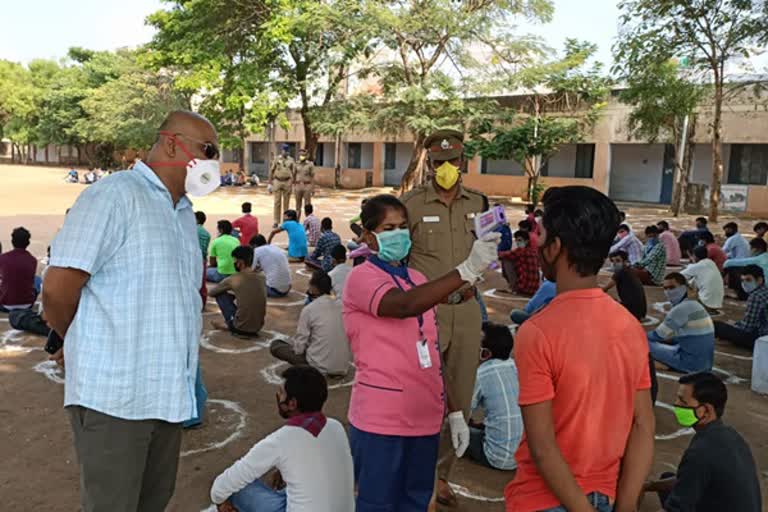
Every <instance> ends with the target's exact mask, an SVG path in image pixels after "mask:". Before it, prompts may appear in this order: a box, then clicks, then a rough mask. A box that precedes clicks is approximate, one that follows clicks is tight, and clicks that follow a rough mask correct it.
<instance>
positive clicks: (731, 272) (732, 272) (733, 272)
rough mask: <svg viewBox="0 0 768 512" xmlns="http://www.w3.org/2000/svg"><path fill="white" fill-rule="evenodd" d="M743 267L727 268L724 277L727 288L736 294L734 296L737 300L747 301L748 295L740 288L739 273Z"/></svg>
mask: <svg viewBox="0 0 768 512" xmlns="http://www.w3.org/2000/svg"><path fill="white" fill-rule="evenodd" d="M742 270H744V267H729V268H727V269H725V275H726V278H727V279H728V288H730V289H731V290H734V291H735V292H736V296H737V297H738V298H739V300H747V299H748V298H749V294H748V293H747V292H745V291H744V288H742V287H741V272H742Z"/></svg>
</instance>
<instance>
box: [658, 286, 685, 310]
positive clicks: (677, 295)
mask: <svg viewBox="0 0 768 512" xmlns="http://www.w3.org/2000/svg"><path fill="white" fill-rule="evenodd" d="M664 296H665V297H666V298H667V300H668V301H669V302H671V303H672V305H673V306H674V305H675V304H677V303H678V302H680V301H682V300H683V299H684V298H685V297H687V296H688V287H687V286H678V287H677V288H672V289H669V290H664Z"/></svg>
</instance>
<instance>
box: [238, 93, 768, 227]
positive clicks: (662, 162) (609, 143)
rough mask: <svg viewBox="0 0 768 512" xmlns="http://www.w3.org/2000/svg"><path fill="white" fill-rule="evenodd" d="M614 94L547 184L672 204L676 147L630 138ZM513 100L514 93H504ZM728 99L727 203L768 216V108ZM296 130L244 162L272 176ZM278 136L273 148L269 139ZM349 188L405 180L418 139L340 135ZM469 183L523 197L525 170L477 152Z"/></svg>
mask: <svg viewBox="0 0 768 512" xmlns="http://www.w3.org/2000/svg"><path fill="white" fill-rule="evenodd" d="M617 96H618V94H617V93H614V94H612V98H611V100H610V101H609V103H608V106H607V107H606V108H605V110H604V111H603V113H602V115H601V117H600V120H599V121H598V123H597V125H596V126H595V128H594V130H593V132H592V133H591V134H590V135H588V136H587V137H586V138H585V141H584V143H582V144H572V145H566V146H563V147H562V148H561V150H560V151H559V152H558V153H557V154H556V155H554V156H553V157H552V158H551V159H550V160H549V162H548V164H547V165H546V167H545V169H544V170H543V172H542V178H541V181H543V183H544V184H545V186H559V185H589V186H591V187H594V188H596V189H598V190H600V191H602V192H604V193H606V194H608V195H609V196H610V197H611V198H613V199H615V200H619V201H630V202H641V203H651V204H668V203H669V202H670V201H671V198H672V184H673V177H674V172H673V171H674V161H673V158H672V156H673V147H672V146H671V145H669V144H663V143H655V144H649V143H647V142H646V141H641V140H636V139H633V138H632V137H631V136H630V133H629V130H628V127H627V119H628V115H629V113H630V111H631V110H630V107H628V106H627V105H624V104H622V103H621V102H619V101H618V99H617ZM501 101H503V102H512V101H514V98H509V97H507V98H506V99H505V98H501ZM742 102H743V104H729V105H727V107H726V108H724V113H723V152H722V153H723V162H724V176H723V188H722V191H723V201H722V203H721V204H723V205H724V207H725V208H726V209H729V210H734V211H741V212H746V213H748V214H750V215H755V216H765V215H768V112H765V111H763V110H762V109H759V110H758V109H756V107H755V104H754V102H752V103H750V102H749V101H742ZM708 112H709V109H702V112H701V113H700V114H699V116H698V122H697V127H696V139H695V142H696V144H695V147H694V148H693V151H694V153H693V155H694V156H693V168H692V170H691V178H690V182H691V183H692V185H691V186H690V187H689V194H688V196H689V204H690V205H691V206H692V207H693V208H694V209H696V208H700V209H706V207H707V203H708V197H709V194H708V187H709V184H710V181H711V175H712V148H711V143H710V141H709V139H708V137H709V133H710V132H711V129H710V127H709V125H710V123H711V117H710V115H709V113H708ZM289 119H290V124H291V128H290V129H288V130H285V129H281V128H277V129H275V131H274V134H272V137H269V135H268V134H265V135H253V136H250V137H249V138H248V139H247V144H246V147H245V153H246V154H245V161H246V162H247V166H248V172H250V173H256V174H258V175H259V176H261V177H262V178H263V177H266V175H267V170H268V168H269V160H270V158H271V157H272V155H274V154H276V151H278V150H279V147H280V146H281V145H282V144H285V143H287V144H289V145H290V146H291V152H292V153H294V154H295V151H296V150H297V148H298V147H301V146H302V145H303V139H304V131H303V126H302V122H301V118H300V116H299V115H298V113H295V112H291V113H290V114H289ZM270 139H271V140H272V141H274V142H273V144H274V145H273V147H270V143H269V142H268V141H269V140H270ZM341 145H342V147H341V151H340V155H341V171H340V177H339V182H340V184H341V186H342V187H344V188H350V189H357V188H364V187H370V186H393V187H396V186H398V185H399V184H400V179H401V177H402V176H403V173H404V172H405V170H406V168H407V166H408V162H409V160H410V156H411V150H412V147H413V139H412V138H411V136H410V135H409V134H408V133H406V132H403V133H402V134H399V135H397V136H388V135H381V134H376V133H357V132H355V133H347V134H345V135H344V136H343V137H342V138H341ZM335 146H336V141H335V139H334V138H333V137H322V138H321V139H320V143H319V146H318V148H317V154H316V155H315V165H316V168H317V172H318V182H319V183H320V184H321V185H324V186H332V185H333V183H334V169H335V167H336V161H335V159H336V154H337V152H336V147H335ZM224 153H225V154H224V155H223V161H224V166H225V167H232V168H235V167H237V163H235V162H238V161H239V159H238V158H237V157H238V154H237V151H225V152H224ZM464 183H465V184H466V185H467V186H468V187H471V188H475V189H477V190H480V191H482V192H484V193H486V194H488V195H492V196H512V197H522V196H524V194H525V190H526V187H527V177H526V176H525V175H524V172H523V169H522V167H521V166H520V164H518V163H517V162H515V161H512V160H488V159H483V158H481V157H475V158H474V159H472V160H471V161H470V162H469V165H468V170H467V174H465V175H464Z"/></svg>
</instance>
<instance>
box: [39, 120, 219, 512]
mask: <svg viewBox="0 0 768 512" xmlns="http://www.w3.org/2000/svg"><path fill="white" fill-rule="evenodd" d="M218 175H219V170H218V148H217V135H216V131H215V130H214V128H213V126H212V125H211V123H210V122H209V121H208V120H207V119H205V118H204V117H202V116H199V115H197V114H194V113H192V112H185V111H178V112H173V113H171V114H170V115H169V116H168V118H167V119H166V120H165V121H164V122H163V124H162V126H161V128H160V131H159V133H158V137H157V140H156V142H155V144H154V145H153V146H152V149H151V150H150V153H149V155H148V157H147V159H146V163H144V162H141V161H137V163H136V164H135V165H134V168H133V171H132V172H121V173H116V174H113V175H112V176H110V177H108V178H106V179H104V180H100V181H99V182H97V183H96V184H94V185H92V186H91V187H89V188H87V189H85V190H84V191H83V192H82V194H81V195H80V197H79V198H78V200H77V202H76V203H75V205H74V206H73V207H72V210H71V211H70V212H69V215H67V218H66V220H65V223H64V227H62V229H61V231H60V232H59V234H58V235H57V236H56V239H55V240H54V242H53V247H52V250H51V260H50V266H49V269H48V272H47V274H46V278H45V292H44V298H43V300H44V301H45V313H46V316H47V320H48V322H49V323H50V325H51V327H52V328H53V329H55V330H56V332H58V333H59V334H60V335H61V336H62V337H63V338H64V348H63V353H62V350H59V352H58V353H57V354H55V355H54V356H53V359H55V360H57V361H59V363H61V364H63V363H64V361H65V360H66V368H67V371H66V381H65V387H64V407H65V410H66V412H67V415H68V416H69V419H70V422H71V425H72V431H73V434H74V435H73V437H74V442H75V451H76V452H77V456H78V460H79V465H80V482H81V489H80V494H81V497H80V500H81V506H82V510H83V511H85V512H107V511H109V512H128V511H131V512H133V511H137V510H141V511H142V512H161V511H163V510H165V507H166V505H167V504H168V502H169V501H170V499H171V496H172V495H173V490H174V485H175V481H176V469H177V466H178V459H179V447H180V444H181V432H182V422H184V421H186V420H189V419H190V418H192V417H193V416H194V415H195V414H196V412H195V411H196V400H195V378H196V373H197V366H198V341H199V337H200V330H201V326H202V317H201V309H202V301H201V296H200V293H199V289H200V280H201V277H202V272H203V261H202V259H201V258H200V245H199V243H198V239H197V232H196V222H195V214H194V211H193V210H192V202H191V201H190V200H189V199H188V197H187V193H189V194H190V195H195V196H201V195H205V194H207V193H210V192H212V191H213V190H215V189H216V188H217V187H218V184H219V180H218ZM214 178H215V179H214ZM169 230H170V232H171V236H172V240H173V243H166V242H163V241H162V240H160V239H159V238H158V234H159V233H163V234H167V233H168V232H169Z"/></svg>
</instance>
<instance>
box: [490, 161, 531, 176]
mask: <svg viewBox="0 0 768 512" xmlns="http://www.w3.org/2000/svg"><path fill="white" fill-rule="evenodd" d="M484 161H486V162H488V163H487V164H486V168H485V174H501V175H504V176H522V175H523V174H525V173H524V172H523V166H522V165H520V164H519V163H517V162H516V161H514V160H484Z"/></svg>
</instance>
